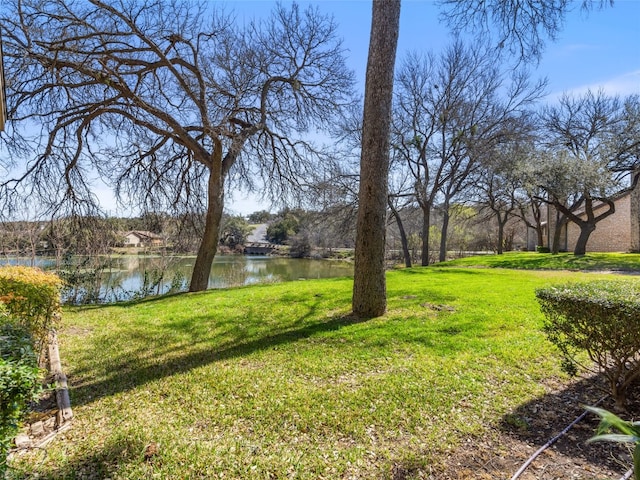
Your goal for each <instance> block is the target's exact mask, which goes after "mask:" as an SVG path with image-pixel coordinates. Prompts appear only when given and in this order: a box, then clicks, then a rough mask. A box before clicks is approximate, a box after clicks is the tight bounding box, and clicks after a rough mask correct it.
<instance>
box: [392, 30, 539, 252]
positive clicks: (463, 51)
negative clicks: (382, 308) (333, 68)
mask: <svg viewBox="0 0 640 480" xmlns="http://www.w3.org/2000/svg"><path fill="white" fill-rule="evenodd" d="M496 63H497V61H496V56H495V55H494V54H493V52H492V51H491V50H489V49H487V48H485V47H483V46H482V44H476V45H474V46H466V45H464V44H463V43H462V42H460V41H457V42H455V43H454V44H452V45H451V46H450V47H449V48H447V49H446V50H445V51H444V52H443V53H442V55H441V56H439V57H436V56H434V55H426V56H419V55H415V54H414V55H410V56H408V57H407V59H406V60H405V61H404V62H403V64H402V66H401V68H400V69H399V73H398V88H397V92H396V114H395V116H394V132H393V142H394V156H395V162H394V164H395V165H396V166H397V167H400V168H404V169H407V170H408V172H409V175H410V177H411V178H413V179H414V182H413V184H412V186H411V188H412V193H413V194H414V195H415V198H416V200H417V203H418V205H419V206H420V208H421V210H422V211H423V224H424V225H423V231H422V240H423V248H422V250H423V258H422V263H423V265H427V264H428V262H429V256H428V251H429V226H430V225H429V224H430V215H431V210H432V208H433V207H434V205H435V204H436V203H437V202H438V203H440V204H441V205H442V206H443V215H444V219H445V222H444V224H443V232H442V235H441V245H440V250H441V252H440V258H441V259H443V257H444V254H445V252H446V237H447V235H446V228H447V227H446V221H447V218H448V214H447V209H448V206H449V205H450V204H451V202H452V201H453V200H454V198H455V197H456V196H459V195H460V194H461V193H463V192H465V191H468V190H469V187H470V186H472V185H473V184H474V183H476V176H475V174H476V173H477V172H478V170H479V169H480V168H481V167H482V163H483V162H486V161H488V159H489V158H490V157H491V155H492V152H494V151H495V150H496V149H497V148H498V147H499V146H500V145H503V144H505V143H507V142H512V141H514V140H515V139H517V138H521V137H523V136H526V135H527V134H528V130H529V129H530V127H529V126H528V124H527V122H525V121H523V118H526V116H527V115H528V114H529V112H528V110H527V109H528V108H531V106H532V105H533V103H534V102H535V101H536V100H537V99H538V98H539V97H540V96H541V95H542V93H543V91H544V88H545V82H544V81H540V82H536V83H532V82H530V81H529V76H528V75H527V72H525V71H517V72H511V75H512V76H511V78H509V76H508V75H507V74H506V73H504V72H502V71H501V70H500V68H499V67H498V65H497V64H496Z"/></svg>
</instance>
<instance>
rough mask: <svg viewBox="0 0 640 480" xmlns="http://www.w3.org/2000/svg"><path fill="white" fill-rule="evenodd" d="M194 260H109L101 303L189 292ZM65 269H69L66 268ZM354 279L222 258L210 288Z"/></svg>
mask: <svg viewBox="0 0 640 480" xmlns="http://www.w3.org/2000/svg"><path fill="white" fill-rule="evenodd" d="M3 260H4V261H3V262H1V263H4V264H6V263H10V264H22V265H31V264H32V263H33V262H32V261H31V260H30V259H28V258H12V259H3ZM194 262H195V257H174V256H171V257H170V256H144V255H121V256H114V257H104V262H102V266H103V267H104V268H103V270H102V275H100V277H99V278H98V279H97V280H96V282H97V290H99V297H100V298H99V301H101V302H112V301H116V300H128V299H131V298H135V297H139V296H144V295H150V294H151V295H157V294H163V293H167V292H169V291H170V290H174V291H179V290H186V288H187V286H188V280H189V279H190V278H191V271H192V269H193V263H194ZM35 265H36V266H39V267H40V268H43V269H45V270H55V269H56V261H55V259H54V258H49V257H38V258H36V260H35ZM61 268H64V267H61ZM352 275H353V265H352V264H349V263H346V262H338V261H331V260H311V259H304V258H301V259H298V258H282V257H264V256H244V255H220V256H217V257H216V258H215V259H214V262H213V266H212V268H211V274H210V276H209V288H225V287H230V286H239V285H252V284H257V283H273V282H284V281H289V280H298V279H313V278H332V277H345V276H352Z"/></svg>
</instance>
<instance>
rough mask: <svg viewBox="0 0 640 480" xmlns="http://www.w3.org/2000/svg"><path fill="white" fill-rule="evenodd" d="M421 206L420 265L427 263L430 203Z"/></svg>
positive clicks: (426, 264)
mask: <svg viewBox="0 0 640 480" xmlns="http://www.w3.org/2000/svg"><path fill="white" fill-rule="evenodd" d="M420 207H421V208H422V266H423V267H426V266H428V265H429V227H430V223H431V205H420Z"/></svg>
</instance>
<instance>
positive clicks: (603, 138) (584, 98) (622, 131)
mask: <svg viewBox="0 0 640 480" xmlns="http://www.w3.org/2000/svg"><path fill="white" fill-rule="evenodd" d="M639 112H640V96H638V95H631V96H629V97H627V98H625V99H624V100H621V99H620V98H619V97H617V96H608V95H606V94H605V93H604V92H602V91H599V92H597V93H593V92H591V91H589V92H587V93H586V94H584V95H579V96H571V95H564V96H563V97H562V98H561V99H560V102H559V103H558V105H556V106H549V107H547V108H545V109H544V110H543V112H542V114H541V116H542V123H543V125H544V128H545V134H546V135H545V138H547V139H548V140H547V142H545V145H544V147H545V152H544V154H543V155H541V157H542V159H543V161H542V162H541V163H540V165H539V171H538V172H537V174H536V177H537V178H538V179H539V186H540V187H542V188H543V189H544V190H545V192H546V194H547V195H546V196H545V197H543V198H542V199H543V200H544V201H546V202H547V203H549V204H551V205H552V206H553V207H554V208H555V209H556V210H557V211H558V212H559V213H560V214H561V215H564V216H565V217H566V218H567V219H568V220H570V221H572V222H574V223H576V224H577V225H578V227H579V228H580V235H579V237H578V240H577V242H576V245H575V247H574V254H576V255H584V254H585V252H586V247H587V242H588V240H589V236H590V235H591V233H592V232H593V231H594V230H595V229H596V225H597V223H598V222H600V221H601V220H603V219H605V218H607V217H608V216H610V215H613V214H614V213H615V202H614V199H615V196H616V195H619V194H620V193H622V192H624V191H626V190H628V189H632V188H634V187H635V185H636V183H637V182H638V175H637V174H634V175H632V179H631V182H629V181H628V178H629V174H630V172H633V171H635V169H636V168H637V166H638V164H639V163H640V156H639V155H638V152H639V150H640V129H638V127H637V126H638V124H639V123H640V118H639V117H638V113H639ZM599 205H603V206H604V208H603V209H602V210H601V211H600V212H599V213H598V208H597V207H598V206H599Z"/></svg>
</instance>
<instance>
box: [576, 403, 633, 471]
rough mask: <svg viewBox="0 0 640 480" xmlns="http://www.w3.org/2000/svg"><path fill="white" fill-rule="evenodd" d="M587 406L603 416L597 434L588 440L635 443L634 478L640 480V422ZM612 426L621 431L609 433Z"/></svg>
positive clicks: (589, 409) (591, 410)
mask: <svg viewBox="0 0 640 480" xmlns="http://www.w3.org/2000/svg"><path fill="white" fill-rule="evenodd" d="M585 408H586V409H587V410H588V411H590V412H593V413H595V414H596V415H598V416H600V418H601V420H600V424H599V425H598V430H597V434H596V436H595V437H591V438H590V439H589V440H588V442H598V441H609V442H618V443H632V444H635V448H634V449H633V471H634V478H635V479H636V480H640V422H630V421H627V420H622V419H621V418H620V417H618V416H617V415H615V414H613V413H611V412H609V411H608V410H605V409H602V408H596V407H585ZM612 428H613V429H615V430H617V431H619V432H621V433H607V432H609V431H610V430H611V429H612Z"/></svg>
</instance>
